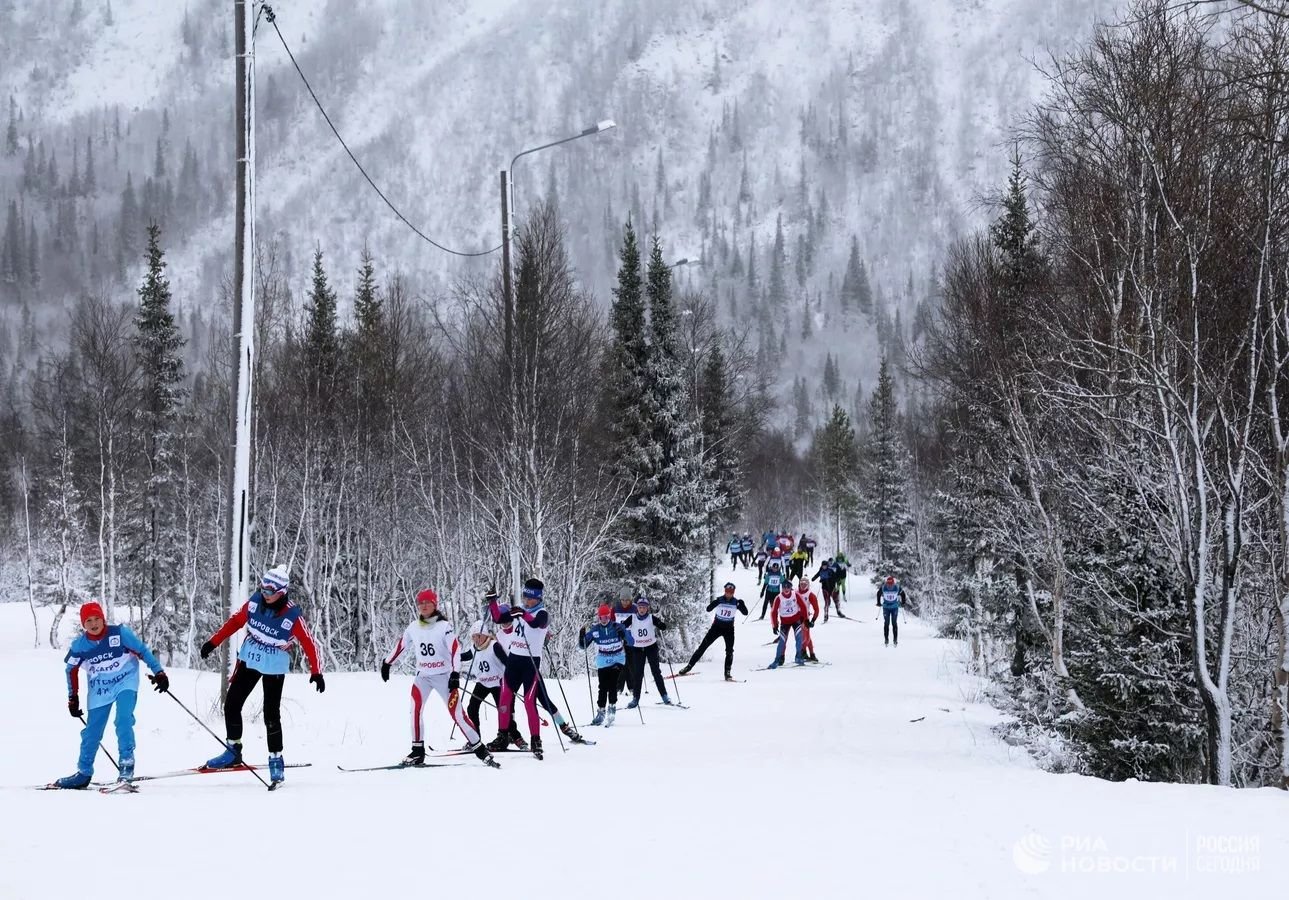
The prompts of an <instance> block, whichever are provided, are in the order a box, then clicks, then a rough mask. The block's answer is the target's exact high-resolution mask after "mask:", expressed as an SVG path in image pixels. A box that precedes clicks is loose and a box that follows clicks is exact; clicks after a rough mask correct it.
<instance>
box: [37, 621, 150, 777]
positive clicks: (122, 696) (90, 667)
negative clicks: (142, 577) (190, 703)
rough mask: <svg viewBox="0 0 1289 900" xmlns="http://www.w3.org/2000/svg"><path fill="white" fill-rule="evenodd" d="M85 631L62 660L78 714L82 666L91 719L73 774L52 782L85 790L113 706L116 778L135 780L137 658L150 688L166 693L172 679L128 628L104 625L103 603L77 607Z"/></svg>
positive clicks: (70, 697) (69, 700)
mask: <svg viewBox="0 0 1289 900" xmlns="http://www.w3.org/2000/svg"><path fill="white" fill-rule="evenodd" d="M81 627H82V628H83V629H84V633H83V634H81V635H80V636H79V637H77V638H76V639H75V640H74V641H72V645H71V647H69V648H68V649H67V655H66V656H65V657H63V662H64V663H66V664H67V669H66V674H65V678H66V681H67V711H68V712H69V713H71V715H72V718H74V719H79V718H81V715H82V713H81V701H80V686H79V678H78V676H77V672H78V671H79V670H81V669H84V670H85V673H86V676H87V684H86V686H85V696H86V697H87V698H88V700H87V702H86V704H85V705H86V707H88V709H89V717H88V718H87V719H86V720H85V727H84V728H82V729H81V750H80V755H79V756H78V757H77V760H76V772H75V773H74V774H72V775H66V776H64V777H62V778H59V779H58V780H57V781H55V782H54V783H53V785H52V786H53V787H58V788H63V789H65V790H84V789H85V788H86V787H88V786H89V783H90V781H91V780H92V779H93V777H94V758H95V757H96V756H97V755H98V745H99V741H101V740H102V739H103V732H104V730H106V728H107V720H108V717H109V716H110V715H111V713H112V709H113V707H115V708H116V744H117V752H118V753H119V755H120V762H119V763H117V765H118V767H119V768H120V772H119V774H118V776H117V778H118V780H119V781H125V782H129V781H133V780H134V746H135V744H134V708H135V706H136V704H137V703H138V700H139V660H140V659H142V660H143V661H144V662H145V663H147V665H148V668H149V669H151V670H152V673H153V674H152V675H151V676H150V680H151V681H152V684H153V687H154V688H155V689H156V690H158V691H160V692H162V693H164V692H166V691H168V690H170V678H169V676H168V675H166V673H165V670H164V669H163V668H162V667H161V663H159V662H158V661H157V658H156V656H154V655H153V653H152V651H151V650H149V649H148V646H147V644H145V643H143V641H141V640H140V639H139V636H138V635H136V634H135V633H134V632H133V631H132V630H130V628H129V627H127V626H125V625H108V624H107V622H106V620H105V617H104V615H103V607H102V606H100V605H99V604H97V603H94V602H92V601H91V602H89V603H86V604H85V605H84V606H82V607H81Z"/></svg>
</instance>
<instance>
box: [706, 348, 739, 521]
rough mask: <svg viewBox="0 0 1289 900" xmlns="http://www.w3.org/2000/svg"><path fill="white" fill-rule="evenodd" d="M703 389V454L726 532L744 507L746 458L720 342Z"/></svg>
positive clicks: (715, 509)
mask: <svg viewBox="0 0 1289 900" xmlns="http://www.w3.org/2000/svg"><path fill="white" fill-rule="evenodd" d="M700 390H701V394H700V396H699V423H700V426H701V429H702V436H703V457H704V459H705V460H706V461H707V468H708V471H709V472H710V473H711V477H712V479H713V482H714V483H713V488H714V495H713V501H714V502H713V506H712V508H711V511H712V525H713V527H714V528H718V529H720V530H721V531H724V530H725V529H726V528H728V527H730V525H731V523H732V522H734V521H735V520H736V519H737V518H738V516H739V513H740V512H741V510H742V508H743V493H744V488H743V485H744V478H743V476H744V461H743V448H742V447H740V446H739V440H738V437H739V428H738V423H737V421H736V419H737V415H738V413H737V410H736V409H735V407H734V397H733V394H732V392H731V390H730V375H729V367H728V365H727V363H726V360H725V353H724V351H723V350H721V345H720V342H719V341H716V342H715V343H713V344H712V349H711V350H710V351H709V352H708V354H707V360H706V361H705V362H704V363H703V372H702V383H701V386H700Z"/></svg>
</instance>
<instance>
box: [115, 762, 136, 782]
mask: <svg viewBox="0 0 1289 900" xmlns="http://www.w3.org/2000/svg"><path fill="white" fill-rule="evenodd" d="M120 770H121V771H120V772H118V773H117V776H116V780H117V781H133V780H134V759H133V758H131V759H125V758H124V757H123V758H122V759H121V765H120Z"/></svg>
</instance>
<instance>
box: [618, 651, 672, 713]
mask: <svg viewBox="0 0 1289 900" xmlns="http://www.w3.org/2000/svg"><path fill="white" fill-rule="evenodd" d="M646 659H647V660H648V661H649V669H650V670H651V671H652V672H653V682H654V684H656V685H658V693H659V694H663V695H665V694H666V693H667V683H666V682H665V681H663V680H662V666H661V665H659V663H658V645H657V644H650V645H649V646H648V647H628V648H627V682H628V683H629V684H630V685H631V693H632V694H633V695H634V696H635V698H636V699H637V700H639V699H640V690H641V688H643V687H644V669H645V660H646Z"/></svg>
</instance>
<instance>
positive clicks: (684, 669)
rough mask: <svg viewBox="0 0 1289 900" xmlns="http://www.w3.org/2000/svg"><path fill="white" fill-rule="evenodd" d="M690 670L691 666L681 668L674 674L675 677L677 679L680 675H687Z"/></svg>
mask: <svg viewBox="0 0 1289 900" xmlns="http://www.w3.org/2000/svg"><path fill="white" fill-rule="evenodd" d="M692 668H693V667H692V666H681V667H680V671H679V672H677V673H676V677H677V678H679V677H680V676H681V675H688V674H689V673H690V670H691V669H692Z"/></svg>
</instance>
